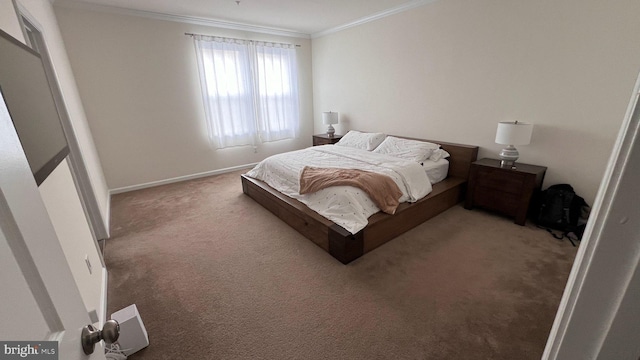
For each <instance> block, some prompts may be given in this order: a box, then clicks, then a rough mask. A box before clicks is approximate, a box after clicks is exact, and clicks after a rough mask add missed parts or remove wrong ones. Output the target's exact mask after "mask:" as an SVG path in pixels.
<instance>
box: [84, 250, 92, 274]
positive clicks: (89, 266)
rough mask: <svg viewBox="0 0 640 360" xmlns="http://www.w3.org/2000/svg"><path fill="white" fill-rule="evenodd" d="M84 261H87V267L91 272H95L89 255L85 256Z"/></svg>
mask: <svg viewBox="0 0 640 360" xmlns="http://www.w3.org/2000/svg"><path fill="white" fill-rule="evenodd" d="M84 262H85V263H87V268H88V269H89V274H93V268H92V267H91V261H89V255H85V256H84Z"/></svg>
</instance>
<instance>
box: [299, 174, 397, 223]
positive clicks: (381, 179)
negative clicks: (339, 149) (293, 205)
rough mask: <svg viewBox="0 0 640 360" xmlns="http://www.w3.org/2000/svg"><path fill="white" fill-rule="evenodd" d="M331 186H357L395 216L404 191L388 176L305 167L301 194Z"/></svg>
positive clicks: (386, 211)
mask: <svg viewBox="0 0 640 360" xmlns="http://www.w3.org/2000/svg"><path fill="white" fill-rule="evenodd" d="M330 186H355V187H357V188H360V189H362V191H364V192H365V193H367V195H369V197H370V198H371V200H372V201H373V202H374V203H375V204H376V205H377V206H378V208H380V210H382V211H384V212H385V213H387V214H392V215H393V214H394V213H395V212H396V209H397V208H398V205H399V204H400V202H399V201H398V199H400V197H401V196H402V191H401V190H400V188H399V187H398V185H397V184H396V183H395V182H394V181H393V179H392V178H391V177H389V176H387V175H383V174H378V173H374V172H370V171H364V170H355V169H337V168H315V167H310V166H305V167H304V168H303V169H302V171H301V172H300V194H301V195H303V194H308V193H312V192H316V191H318V190H322V189H324V188H327V187H330Z"/></svg>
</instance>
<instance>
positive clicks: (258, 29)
mask: <svg viewBox="0 0 640 360" xmlns="http://www.w3.org/2000/svg"><path fill="white" fill-rule="evenodd" d="M51 1H52V2H53V3H54V4H55V5H56V6H59V7H64V8H70V9H82V10H89V11H97V12H104V13H109V14H117V15H129V16H138V17H143V18H148V19H155V20H166V21H174V22H180V23H186V24H193V25H203V26H211V27H217V28H223V29H231V30H240V31H250V32H254V33H260V34H269V35H277V36H287V37H294V38H302V39H309V38H310V35H309V34H305V33H301V32H297V31H291V30H284V29H278V28H271V27H266V26H259V25H250V24H243V23H237V22H232V21H224V20H218V19H207V18H201V17H195V16H185V15H175V14H163V13H159V12H154V11H145V10H135V9H126V8H121V7H116V6H107V5H99V4H92V3H86V2H80V1H75V0H51Z"/></svg>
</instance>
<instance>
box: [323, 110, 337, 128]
mask: <svg viewBox="0 0 640 360" xmlns="http://www.w3.org/2000/svg"><path fill="white" fill-rule="evenodd" d="M339 116H340V114H339V113H337V112H332V111H327V112H323V113H322V123H323V124H325V125H332V124H337V123H338V117H339Z"/></svg>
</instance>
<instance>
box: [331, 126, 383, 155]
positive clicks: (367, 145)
mask: <svg viewBox="0 0 640 360" xmlns="http://www.w3.org/2000/svg"><path fill="white" fill-rule="evenodd" d="M385 136H386V135H385V134H383V133H363V132H360V131H355V130H351V131H349V132H348V133H347V134H346V135H344V136H343V137H342V139H340V141H338V142H337V143H336V145H340V146H348V147H352V148H356V149H362V150H367V151H371V150H373V149H375V148H376V147H378V145H380V143H381V142H382V141H383V140H384V138H385Z"/></svg>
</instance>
